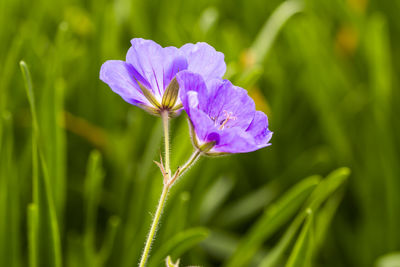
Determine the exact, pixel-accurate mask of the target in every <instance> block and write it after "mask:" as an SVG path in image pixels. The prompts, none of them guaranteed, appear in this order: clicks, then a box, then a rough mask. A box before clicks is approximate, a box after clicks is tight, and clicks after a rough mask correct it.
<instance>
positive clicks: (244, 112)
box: [177, 71, 272, 155]
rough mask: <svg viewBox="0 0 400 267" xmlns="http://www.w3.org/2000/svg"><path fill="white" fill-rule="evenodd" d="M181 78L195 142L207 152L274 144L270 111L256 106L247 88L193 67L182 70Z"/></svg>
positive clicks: (230, 150)
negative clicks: (206, 75) (269, 125)
mask: <svg viewBox="0 0 400 267" xmlns="http://www.w3.org/2000/svg"><path fill="white" fill-rule="evenodd" d="M177 80H178V82H179V84H180V87H181V90H180V97H181V100H182V104H183V107H184V109H185V111H186V113H187V114H188V116H189V119H190V123H191V127H192V140H193V143H194V145H195V146H196V147H197V148H198V149H199V150H201V151H202V152H203V153H205V154H208V155H215V154H225V153H245V152H251V151H254V150H257V149H260V148H263V147H266V146H269V145H270V143H269V140H270V139H271V136H272V132H271V131H270V130H268V118H267V115H265V114H264V113H263V112H261V111H256V110H255V104H254V101H253V100H252V99H251V97H249V96H248V94H247V91H246V90H244V89H243V88H240V87H237V86H234V85H232V83H231V82H229V81H228V80H220V79H211V80H205V79H203V78H202V77H201V76H200V75H198V74H196V73H192V72H190V71H182V72H180V73H179V74H178V75H177Z"/></svg>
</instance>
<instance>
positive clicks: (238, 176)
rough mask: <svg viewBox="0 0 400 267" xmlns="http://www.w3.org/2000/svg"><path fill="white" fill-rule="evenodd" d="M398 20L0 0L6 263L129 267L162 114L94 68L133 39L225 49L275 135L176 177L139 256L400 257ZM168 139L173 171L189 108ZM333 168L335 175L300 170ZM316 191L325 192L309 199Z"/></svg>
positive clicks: (307, 9) (257, 6) (268, 5)
mask: <svg viewBox="0 0 400 267" xmlns="http://www.w3.org/2000/svg"><path fill="white" fill-rule="evenodd" d="M399 14H400V2H399V1H390V0H379V1H378V0H375V1H372V0H337V1H336V0H327V1H320V0H304V1H286V2H283V1H278V0H271V1H265V0H233V1H222V0H217V1H209V0H203V1H184V0H169V1H159V0H158V1H157V0H156V1H140V0H115V1H106V0H96V1H95V0H71V1H67V0H58V1H52V0H35V1H29V0H1V1H0V114H1V116H0V117H1V118H0V151H1V152H0V266H7V267H9V266H10V267H13V266H39V267H42V266H61V265H63V266H123V267H125V266H136V265H137V262H138V259H139V256H140V253H141V250H142V248H143V246H144V241H145V237H146V234H147V231H148V229H149V225H150V221H151V214H152V213H153V212H154V209H155V207H156V204H157V200H158V196H159V194H160V192H161V185H162V178H161V176H160V173H159V170H158V169H157V167H156V165H155V164H153V160H156V159H158V157H159V153H160V151H161V147H162V141H161V140H162V133H161V132H162V131H161V123H160V120H159V119H158V118H156V117H152V116H150V115H148V114H146V113H145V112H143V111H142V110H140V109H139V108H136V107H134V106H130V105H129V104H127V103H125V102H124V101H123V100H122V99H121V98H120V97H119V96H118V95H116V94H114V93H113V92H112V91H111V90H110V89H109V88H108V87H107V85H105V84H103V83H102V82H101V81H100V80H99V78H98V77H99V70H100V66H101V64H102V63H103V62H104V61H105V60H108V59H122V60H123V59H124V58H125V54H126V51H127V50H128V48H129V46H130V43H129V41H130V39H132V38H134V37H142V38H147V39H152V40H154V41H156V42H158V43H160V44H161V45H163V46H171V45H173V46H178V47H179V46H181V45H183V44H185V43H187V42H198V41H205V42H208V43H209V44H211V45H212V46H214V47H215V48H216V49H217V50H218V51H222V52H223V53H224V54H225V59H226V62H227V64H228V71H227V74H226V77H227V78H229V79H231V80H232V81H233V82H234V83H235V84H237V85H240V86H242V87H244V88H246V89H247V90H248V91H249V93H250V95H251V96H252V97H253V98H254V99H255V101H256V105H257V108H258V109H260V110H263V111H264V112H266V113H267V114H268V116H269V119H270V129H271V130H272V131H274V136H273V138H272V144H273V145H272V146H271V147H268V148H265V149H262V150H260V151H257V152H254V153H249V154H240V155H233V156H227V157H220V158H203V159H202V160H201V161H200V162H199V164H198V165H197V166H196V167H193V168H192V169H191V170H190V171H189V173H188V174H187V175H185V176H184V178H183V179H182V181H181V182H179V183H178V185H177V186H176V187H175V188H173V190H172V191H171V193H170V196H169V200H168V205H167V208H166V210H165V212H164V214H163V220H162V223H161V226H160V229H159V231H158V234H157V239H156V242H155V244H154V245H153V249H152V253H151V256H152V257H151V258H150V266H163V263H162V260H163V259H164V258H165V256H166V255H171V256H172V258H173V259H174V260H176V259H177V258H181V266H187V265H201V266H228V267H232V266H283V265H285V264H288V266H307V265H308V266H309V265H310V263H304V261H303V262H302V261H298V259H299V258H302V257H303V256H302V255H308V256H307V257H309V258H310V260H311V261H312V264H313V265H314V266H362V267H363V266H386V267H388V266H400V263H399V262H400V261H399V259H398V258H399V254H398V253H399V251H400V230H399V225H400V165H399V163H400V155H399V153H400V143H399V141H400V140H399V136H400V116H399V115H400V107H399V106H400V96H399V90H398V89H399V75H398V73H399V71H400V65H399V64H400V60H399V57H400V19H399ZM20 60H24V61H25V62H26V64H27V66H28V68H29V71H30V73H31V79H32V89H33V91H32V92H33V94H34V99H33V97H32V96H33V94H30V99H31V100H32V103H34V105H33V106H32V109H31V108H30V105H29V102H28V96H27V93H26V89H25V87H26V86H25V83H24V78H23V77H24V76H23V75H22V72H21V69H20V65H19V62H20ZM22 69H23V72H24V73H25V74H26V75H27V69H26V68H24V65H22ZM28 78H29V77H28ZM29 88H30V87H29V82H28V89H29ZM29 92H30V91H29ZM32 111H33V112H32ZM35 113H36V115H37V116H36V117H37V127H36V126H35V124H34V125H32V121H35V116H32V114H35ZM171 134H172V136H173V139H172V151H171V153H172V163H173V165H172V166H173V167H174V168H176V167H177V166H178V165H179V164H181V163H182V162H183V161H184V160H185V159H186V158H187V157H188V156H189V155H190V154H191V152H192V146H191V144H190V141H189V135H188V129H187V122H186V118H185V115H182V116H180V117H179V118H177V119H174V121H173V122H172V131H171ZM339 167H348V168H349V169H350V170H351V174H350V175H349V176H348V177H347V175H348V173H349V170H348V169H343V168H342V169H339V170H337V171H336V172H334V174H333V175H330V176H329V177H328V178H325V179H323V180H322V181H326V179H330V178H331V179H332V180H333V184H334V185H332V184H330V183H328V186H326V184H325V185H324V186H325V187H320V182H319V179H321V178H319V177H318V176H312V175H321V177H325V176H326V175H328V174H329V173H331V172H332V171H334V170H335V169H337V168H339ZM309 176H311V178H307V179H305V178H306V177H309ZM332 177H333V178H332ZM338 177H339V178H338ZM346 177H347V178H346ZM299 183H300V184H299ZM335 183H336V184H335ZM314 187H315V188H319V190H320V192H322V193H323V194H325V193H326V197H324V198H321V197H320V200H318V201H319V202H320V203H319V202H318V201H317V202H318V204H310V205H308V204H307V201H311V202H310V203H312V202H313V200H312V195H313V194H314V195H317V196H318V193H315V192H314V191H315V190H314ZM290 188H294V189H290ZM288 190H289V191H288ZM290 190H291V191H290ZM285 192H289V193H285ZM310 196H311V200H310V199H309V200H307V198H309V197H310ZM282 198H283V199H282ZM304 203H305V204H304ZM314 203H315V202H314ZM313 205H314V206H313ZM317 206H318V207H317ZM306 207H313V208H312V213H310V212H305V213H304V210H305V208H306ZM299 216H300V217H299ZM304 218H306V219H304ZM396 251H397V254H396ZM302 253H305V254H302ZM382 257H383V258H382ZM303 258H304V259H305V258H306V257H305V256H304V257H303ZM396 258H397V261H396ZM287 259H289V261H288V263H287ZM296 259H297V261H296ZM271 262H272V263H271ZM268 264H270V265H268Z"/></svg>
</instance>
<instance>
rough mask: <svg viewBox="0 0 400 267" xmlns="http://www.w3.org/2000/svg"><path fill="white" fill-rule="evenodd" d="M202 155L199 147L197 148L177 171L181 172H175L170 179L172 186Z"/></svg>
mask: <svg viewBox="0 0 400 267" xmlns="http://www.w3.org/2000/svg"><path fill="white" fill-rule="evenodd" d="M200 156H201V152H200V150H197V149H196V150H195V151H194V152H193V154H192V155H191V156H190V158H189V159H188V160H187V161H186V163H185V164H184V165H183V166H182V167H180V168H179V169H178V171H177V172H179V173H175V174H174V175H173V176H172V179H171V180H169V182H168V184H169V185H170V186H172V185H173V184H174V183H175V182H176V180H178V179H179V178H180V177H181V176H182V175H183V173H184V172H185V171H187V170H188V169H189V167H191V166H192V165H193V164H194V163H195V162H196V161H197V160H198V159H199V157H200Z"/></svg>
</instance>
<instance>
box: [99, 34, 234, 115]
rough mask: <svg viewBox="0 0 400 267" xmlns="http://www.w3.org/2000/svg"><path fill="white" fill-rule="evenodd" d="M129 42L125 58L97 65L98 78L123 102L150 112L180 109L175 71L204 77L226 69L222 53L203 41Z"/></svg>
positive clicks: (216, 76)
mask: <svg viewBox="0 0 400 267" xmlns="http://www.w3.org/2000/svg"><path fill="white" fill-rule="evenodd" d="M131 44H132V47H131V48H129V50H128V53H127V55H126V61H121V60H109V61H106V62H105V63H104V64H103V65H102V66H101V70H100V79H101V80H102V81H103V82H105V83H107V84H108V85H109V86H110V87H111V89H112V90H113V91H114V92H115V93H117V94H119V95H120V96H121V97H122V98H123V99H124V100H125V101H126V102H128V103H130V104H132V105H136V106H139V107H141V108H143V109H144V110H146V111H148V112H150V113H151V114H154V115H159V114H160V112H161V111H163V110H167V111H168V112H169V114H170V115H171V116H173V115H177V114H179V112H180V110H181V109H182V104H181V101H180V99H179V97H178V91H179V84H178V83H177V82H176V79H175V75H176V74H177V73H178V72H180V71H182V70H190V71H192V72H194V73H198V74H200V75H202V76H203V77H204V79H205V80H208V79H212V78H222V76H223V75H224V73H225V71H226V65H225V62H224V54H222V53H221V52H217V51H215V49H214V48H213V47H211V46H210V45H208V44H206V43H197V44H186V45H184V46H182V47H181V48H179V49H178V48H176V47H165V48H163V47H161V46H160V45H158V44H157V43H155V42H153V41H151V40H145V39H141V38H136V39H133V40H132V41H131Z"/></svg>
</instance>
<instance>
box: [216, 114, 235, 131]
mask: <svg viewBox="0 0 400 267" xmlns="http://www.w3.org/2000/svg"><path fill="white" fill-rule="evenodd" d="M224 116H225V120H223V121H222V123H221V125H220V126H219V128H218V130H223V129H224V127H225V124H227V123H228V121H229V120H236V117H235V116H233V114H232V112H228V111H226V110H224Z"/></svg>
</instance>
